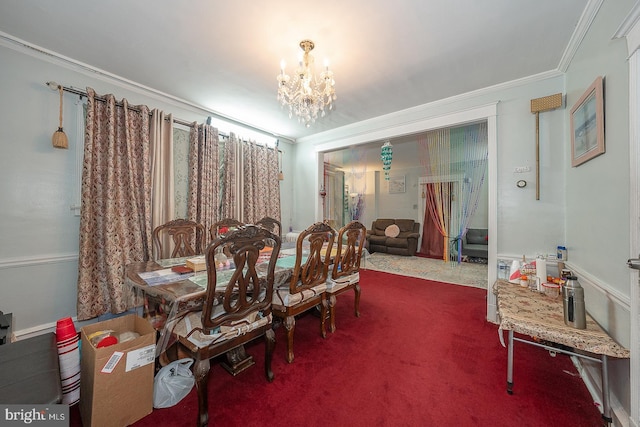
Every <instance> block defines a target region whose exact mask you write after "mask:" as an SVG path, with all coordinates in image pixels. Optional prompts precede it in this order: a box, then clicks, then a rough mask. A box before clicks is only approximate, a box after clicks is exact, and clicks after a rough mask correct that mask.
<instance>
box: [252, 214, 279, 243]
mask: <svg viewBox="0 0 640 427" xmlns="http://www.w3.org/2000/svg"><path fill="white" fill-rule="evenodd" d="M256 225H259V226H261V227H264V228H266V229H267V230H269V231H271V232H272V233H273V234H277V235H278V236H280V238H282V224H281V223H280V221H278V220H277V219H275V218H271V217H269V216H265V217H264V218H262V219H260V220H258V221H257V222H256Z"/></svg>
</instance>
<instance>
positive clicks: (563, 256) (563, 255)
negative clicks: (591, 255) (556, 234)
mask: <svg viewBox="0 0 640 427" xmlns="http://www.w3.org/2000/svg"><path fill="white" fill-rule="evenodd" d="M556 257H557V259H558V261H566V260H567V248H566V247H564V246H558V252H557V254H556Z"/></svg>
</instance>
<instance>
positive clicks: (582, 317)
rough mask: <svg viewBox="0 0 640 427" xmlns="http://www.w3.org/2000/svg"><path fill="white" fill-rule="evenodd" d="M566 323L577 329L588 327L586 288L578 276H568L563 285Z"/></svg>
mask: <svg viewBox="0 0 640 427" xmlns="http://www.w3.org/2000/svg"><path fill="white" fill-rule="evenodd" d="M562 300H563V309H564V323H565V325H567V326H571V327H573V328H576V329H585V328H586V327H587V314H586V311H585V309H584V289H583V288H582V286H580V283H578V278H577V277H576V276H568V277H567V279H566V282H565V284H564V286H563V287H562Z"/></svg>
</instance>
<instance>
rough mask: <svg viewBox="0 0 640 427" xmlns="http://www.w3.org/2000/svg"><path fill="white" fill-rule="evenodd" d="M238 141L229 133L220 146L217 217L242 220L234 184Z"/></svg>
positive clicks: (236, 189)
mask: <svg viewBox="0 0 640 427" xmlns="http://www.w3.org/2000/svg"><path fill="white" fill-rule="evenodd" d="M239 145H240V141H239V139H238V137H237V136H236V135H235V134H233V133H231V134H230V135H229V138H227V139H226V140H225V141H224V144H223V148H222V159H221V161H220V183H221V186H220V191H221V195H220V196H221V197H220V207H219V209H220V210H219V217H220V218H221V219H222V218H233V219H237V220H238V221H241V222H244V220H243V219H242V216H241V215H240V210H239V209H238V204H237V202H236V201H237V200H238V194H239V191H238V186H237V185H236V181H237V177H238V176H239V174H238V170H239V168H238V163H237V162H236V158H237V157H238V146H239Z"/></svg>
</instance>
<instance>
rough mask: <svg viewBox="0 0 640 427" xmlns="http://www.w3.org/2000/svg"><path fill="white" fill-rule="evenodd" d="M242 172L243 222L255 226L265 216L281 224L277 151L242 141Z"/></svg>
mask: <svg viewBox="0 0 640 427" xmlns="http://www.w3.org/2000/svg"><path fill="white" fill-rule="evenodd" d="M242 171H243V173H242V190H243V191H242V217H243V218H244V222H248V223H255V222H256V221H258V220H259V219H260V218H263V217H265V216H269V217H271V218H275V219H277V220H278V221H280V182H279V181H278V150H276V149H273V148H268V147H265V146H262V145H258V144H257V143H255V142H252V141H244V142H243V143H242Z"/></svg>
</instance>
